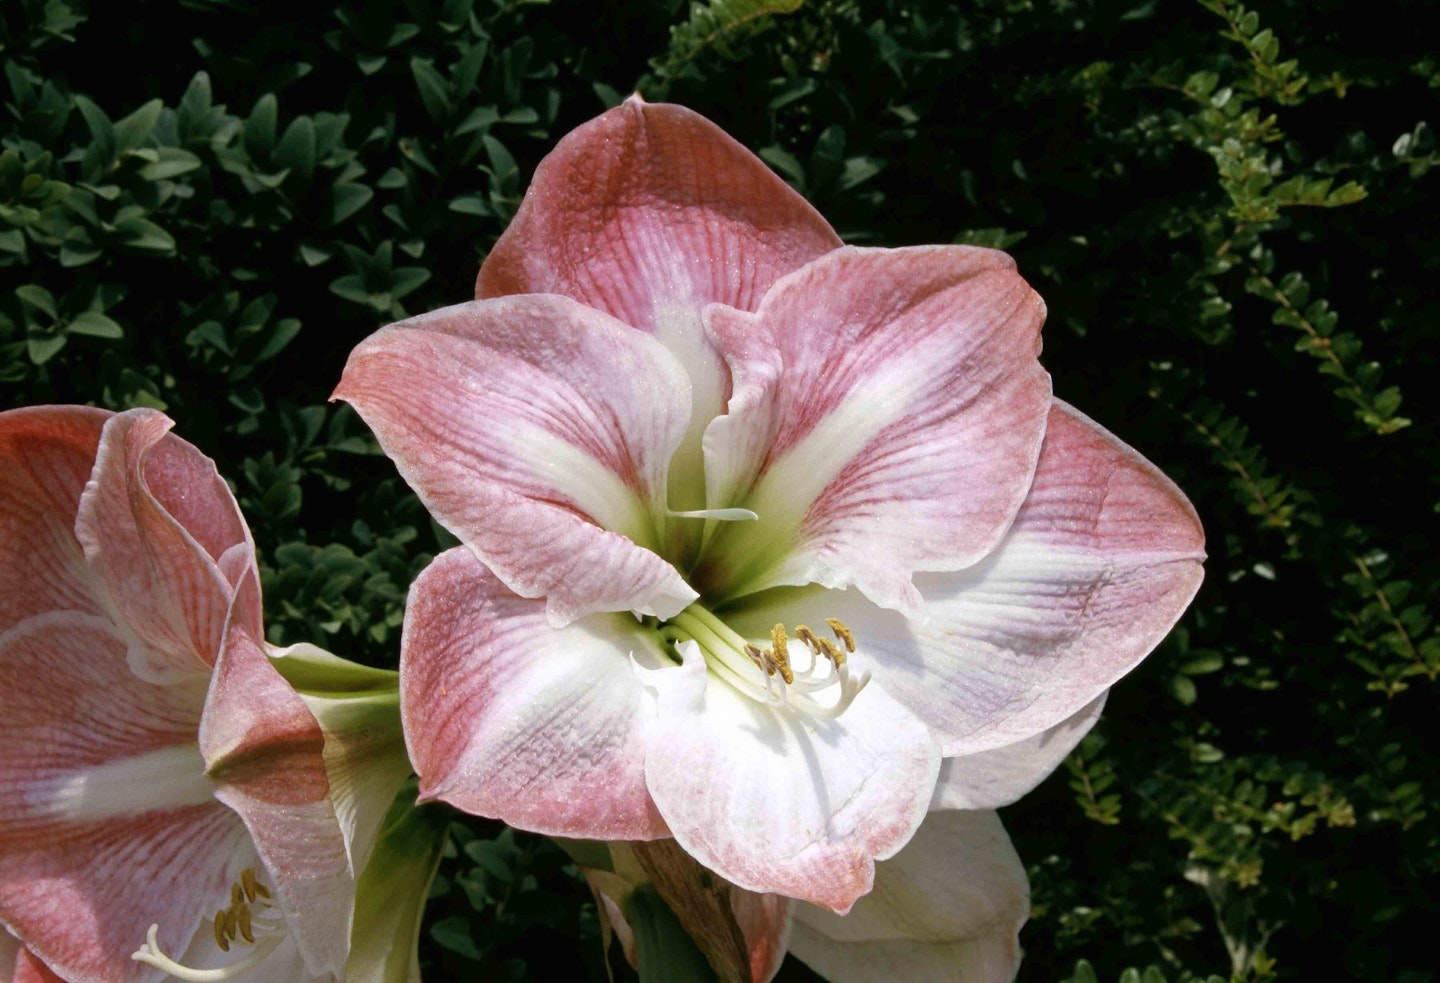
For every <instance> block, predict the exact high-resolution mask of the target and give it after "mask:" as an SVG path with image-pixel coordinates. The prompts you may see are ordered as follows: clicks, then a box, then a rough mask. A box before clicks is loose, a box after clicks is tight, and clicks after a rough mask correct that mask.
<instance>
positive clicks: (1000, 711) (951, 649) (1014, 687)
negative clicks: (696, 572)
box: [826, 403, 1205, 756]
mask: <svg viewBox="0 0 1440 983" xmlns="http://www.w3.org/2000/svg"><path fill="white" fill-rule="evenodd" d="M1204 555H1205V554H1204V534H1203V532H1202V530H1201V528H1200V521H1199V519H1198V518H1197V517H1196V515H1195V510H1194V509H1193V508H1192V507H1191V505H1190V502H1189V501H1188V500H1187V499H1186V498H1185V495H1184V494H1183V493H1182V492H1181V491H1180V489H1178V488H1176V487H1175V485H1174V483H1172V482H1171V481H1170V480H1169V479H1168V478H1166V477H1165V476H1164V475H1163V474H1161V473H1160V472H1159V471H1158V470H1157V469H1156V468H1155V466H1154V465H1152V464H1150V463H1149V462H1148V461H1146V460H1145V459H1144V458H1143V457H1141V456H1140V455H1139V454H1137V453H1136V452H1135V451H1134V450H1132V449H1130V448H1129V447H1127V446H1125V445H1124V444H1122V443H1121V442H1120V441H1119V440H1117V439H1116V438H1115V437H1114V436H1112V435H1111V434H1109V433H1107V432H1106V431H1105V430H1103V429H1102V428H1101V427H1100V426H1099V425H1097V424H1095V423H1094V422H1092V421H1091V420H1089V419H1087V418H1085V417H1084V416H1082V415H1081V414H1080V413H1078V412H1077V411H1076V410H1074V409H1073V408H1071V407H1069V406H1066V405H1064V404H1062V403H1056V405H1055V408H1054V409H1053V410H1052V411H1051V413H1050V423H1049V428H1048V430H1047V432H1046V437H1045V448H1044V450H1043V451H1042V453H1041V456H1040V463H1039V465H1038V466H1037V468H1036V471H1035V482H1034V484H1033V485H1032V486H1031V489H1030V496H1029V498H1027V499H1026V501H1025V505H1024V507H1023V508H1022V509H1021V510H1020V513H1019V515H1018V516H1017V517H1016V519H1015V525H1014V526H1013V527H1012V529H1011V530H1010V533H1009V534H1008V535H1007V536H1006V538H1005V541H1004V543H1002V544H1001V546H1000V547H999V548H998V549H997V550H996V551H995V552H994V554H993V555H991V556H989V557H987V558H986V559H985V561H984V562H982V563H980V564H977V565H976V566H974V567H971V568H970V569H968V570H962V571H960V572H958V573H953V574H943V575H928V576H922V577H919V578H917V584H918V585H919V587H920V590H921V592H922V593H923V594H924V597H925V603H926V613H927V615H928V617H927V619H926V620H924V621H923V622H921V621H906V620H905V619H904V618H902V617H900V616H899V615H897V614H895V613H894V612H888V611H882V610H880V609H879V608H876V607H874V606H873V605H870V604H868V603H866V602H865V601H864V600H863V599H861V598H858V597H856V596H855V594H854V592H853V591H851V592H847V593H846V594H844V595H839V594H836V595H831V596H829V597H827V598H826V603H827V604H828V605H829V611H827V613H833V614H834V616H836V617H839V618H841V619H842V620H843V621H845V622H846V623H847V624H849V625H850V627H851V628H852V629H854V631H855V634H856V637H857V639H858V641H859V644H860V647H861V652H862V653H868V655H869V658H868V659H860V660H858V661H860V662H861V663H862V664H863V665H865V666H869V667H871V668H872V669H873V671H874V673H875V678H876V680H877V681H879V682H881V683H883V684H884V685H885V688H886V689H887V690H888V691H889V692H891V693H892V694H894V695H895V697H896V699H898V700H899V701H900V702H901V703H903V704H904V705H905V706H906V707H908V708H910V709H911V710H912V711H913V712H914V713H916V714H917V715H918V716H919V717H920V718H921V719H923V720H924V721H925V722H926V723H928V724H929V725H930V727H931V729H932V730H933V731H934V732H935V733H936V735H937V737H938V738H939V739H940V740H941V741H942V743H943V747H944V750H945V754H946V755H947V756H952V755H958V754H972V753H974V752H976V751H984V750H989V749H991V748H999V747H1004V746H1006V745H1010V744H1014V743H1016V742H1018V741H1024V740H1027V739H1028V738H1031V737H1034V736H1035V735H1036V734H1039V733H1040V732H1041V731H1044V730H1046V729H1047V728H1050V727H1053V726H1055V725H1056V724H1058V723H1060V722H1061V721H1062V720H1064V719H1065V718H1067V717H1069V716H1070V715H1072V714H1074V713H1076V712H1078V711H1079V710H1080V709H1081V708H1082V707H1084V706H1085V705H1086V704H1088V703H1089V702H1090V701H1091V700H1093V699H1095V698H1096V697H1097V696H1099V695H1100V694H1101V693H1102V692H1104V691H1105V690H1106V689H1107V688H1108V687H1109V686H1110V685H1111V684H1113V683H1114V682H1115V681H1116V680H1117V679H1119V678H1120V677H1121V676H1123V675H1125V673H1127V672H1129V671H1130V670H1131V669H1132V668H1134V667H1135V665H1136V664H1137V663H1138V662H1139V661H1140V660H1141V659H1143V658H1144V657H1145V656H1146V655H1147V654H1148V653H1149V652H1150V651H1151V650H1152V649H1153V648H1154V647H1155V646H1156V645H1157V644H1159V642H1160V640H1161V639H1162V638H1163V637H1164V636H1165V633H1166V632H1168V631H1169V630H1170V628H1171V626H1172V625H1174V624H1175V622H1176V621H1177V620H1178V619H1179V617H1180V615H1181V613H1182V612H1184V610H1185V608H1186V606H1187V605H1188V604H1189V603H1190V599H1191V598H1192V597H1194V596H1195V592H1196V590H1198V589H1199V587H1200V580H1201V577H1202V576H1203V571H1202V569H1201V561H1202V560H1203V559H1204Z"/></svg>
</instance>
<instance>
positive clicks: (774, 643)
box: [770, 625, 795, 683]
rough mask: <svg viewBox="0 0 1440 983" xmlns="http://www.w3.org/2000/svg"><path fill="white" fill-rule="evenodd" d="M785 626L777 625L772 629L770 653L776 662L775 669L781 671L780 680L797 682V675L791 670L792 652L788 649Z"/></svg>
mask: <svg viewBox="0 0 1440 983" xmlns="http://www.w3.org/2000/svg"><path fill="white" fill-rule="evenodd" d="M786 641H787V639H786V637H785V626H784V625H776V626H775V627H774V628H771V629H770V653H771V657H772V658H773V659H774V660H775V667H776V668H777V669H779V670H780V678H782V679H784V680H785V682H787V683H793V682H795V673H794V672H793V671H791V669H790V650H789V649H787V648H786V646H785V643H786Z"/></svg>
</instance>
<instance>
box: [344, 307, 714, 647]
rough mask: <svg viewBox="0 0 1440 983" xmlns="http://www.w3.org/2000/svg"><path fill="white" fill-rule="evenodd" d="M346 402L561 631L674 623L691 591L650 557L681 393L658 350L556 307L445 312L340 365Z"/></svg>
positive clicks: (678, 372) (439, 513)
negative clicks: (569, 624)
mask: <svg viewBox="0 0 1440 983" xmlns="http://www.w3.org/2000/svg"><path fill="white" fill-rule="evenodd" d="M335 398H339V399H344V400H346V401H347V402H349V403H351V404H353V405H354V406H355V408H356V409H357V410H359V412H360V415H361V416H362V417H364V418H365V422H366V423H368V424H369V425H370V428H371V429H372V430H373V431H374V432H375V434H376V436H377V437H378V438H379V440H380V445H381V446H382V447H383V448H384V449H385V452H386V453H387V454H388V455H390V457H391V458H392V459H393V460H394V461H395V462H396V465H397V466H398V467H399V469H400V473H401V474H402V475H403V476H404V477H405V479H406V481H408V482H409V483H410V485H411V487H413V488H414V489H415V490H416V491H417V492H418V493H419V494H420V497H421V499H422V500H424V502H425V504H426V505H427V506H428V507H429V509H430V511H431V512H432V513H433V514H434V515H435V516H436V518H438V519H439V520H440V521H441V523H443V524H444V525H445V526H446V527H447V528H449V529H450V530H451V531H453V532H454V533H455V534H456V535H457V536H459V537H460V539H461V540H462V541H463V542H465V543H466V544H467V545H468V546H470V547H471V548H472V549H473V550H475V552H476V554H477V555H478V556H480V558H481V559H483V560H484V561H485V563H486V564H487V565H489V566H490V568H491V569H492V570H494V571H495V574H496V576H498V577H499V578H500V579H501V580H502V581H503V582H504V583H505V585H506V586H507V587H509V588H510V589H511V590H513V591H515V592H516V593H517V594H520V595H522V596H524V597H545V598H546V599H547V603H548V610H549V613H550V616H551V617H552V619H553V620H554V621H555V623H556V624H563V623H564V622H566V621H569V620H571V619H574V618H578V617H583V616H584V615H586V614H590V613H592V612H598V611H629V610H633V611H638V612H640V613H643V614H655V615H657V616H659V617H669V616H671V615H673V614H675V613H677V612H679V611H680V610H681V609H682V608H684V607H685V606H686V605H687V604H689V603H690V601H692V600H693V599H694V598H695V592H694V591H693V590H691V589H690V587H689V586H688V585H687V584H686V583H685V582H684V580H683V579H682V578H681V577H680V574H679V573H678V572H676V570H675V568H674V567H672V566H671V565H670V564H669V563H667V562H665V561H664V560H662V559H661V558H660V557H659V556H658V555H656V554H655V553H654V552H652V551H651V549H649V548H646V547H657V546H658V545H659V543H660V542H661V540H662V536H663V524H664V522H665V519H666V516H665V486H666V470H667V467H668V465H669V460H670V456H671V454H672V453H673V452H674V450H675V448H676V446H678V444H679V442H680V439H681V436H682V435H683V433H684V431H685V425H686V420H687V419H688V416H689V412H690V401H689V400H690V389H689V383H688V382H687V380H686V378H685V373H684V372H683V370H682V369H681V368H680V366H679V364H678V363H677V362H676V361H675V359H674V357H673V356H671V355H670V353H669V352H667V351H666V350H665V349H664V347H663V346H662V345H660V344H659V343H658V342H656V341H655V340H654V339H652V338H648V337H646V336H645V335H643V334H640V333H639V332H636V331H633V330H631V329H629V328H627V327H625V325H623V324H621V323H620V322H618V321H616V320H614V319H613V318H610V317H607V316H606V315H604V314H601V313H599V312H598V311H594V310H591V309H589V308H586V307H582V306H581V305H579V304H577V303H575V302H574V301H571V300H567V299H566V298H563V297H557V296H524V297H507V298H502V299H499V300H490V301H479V302H472V303H469V304H460V305H457V306H455V307H447V308H444V309H443V310H439V311H435V312H432V313H430V314H424V315H421V316H420V317H415V318H411V319H410V320H408V321H402V322H400V323H399V324H394V325H391V326H390V327H388V328H385V329H383V330H381V331H379V332H377V333H376V334H374V335H372V336H371V337H370V338H368V339H366V340H365V341H364V342H362V343H361V344H360V345H359V346H358V347H357V348H356V349H355V351H354V352H353V353H352V354H351V356H350V360H349V362H347V363H346V366H345V374H344V377H343V378H342V380H341V382H340V385H339V387H338V388H337V389H336V390H335Z"/></svg>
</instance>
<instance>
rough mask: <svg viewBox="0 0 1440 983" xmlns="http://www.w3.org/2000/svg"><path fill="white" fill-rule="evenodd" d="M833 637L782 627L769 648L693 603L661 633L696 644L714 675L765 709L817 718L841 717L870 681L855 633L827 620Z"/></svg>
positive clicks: (802, 628) (775, 631)
mask: <svg viewBox="0 0 1440 983" xmlns="http://www.w3.org/2000/svg"><path fill="white" fill-rule="evenodd" d="M825 623H826V625H827V626H828V627H829V628H830V632H831V634H832V635H833V636H834V637H833V638H827V637H825V636H823V635H821V634H819V633H817V632H816V631H814V630H813V629H811V628H810V627H809V626H808V625H796V626H795V631H794V641H796V642H798V643H799V645H796V646H795V647H794V648H793V649H792V647H791V642H792V639H791V635H790V631H789V630H788V629H787V628H786V627H785V625H784V624H783V623H782V624H776V625H774V626H773V627H772V628H771V629H770V637H769V638H768V639H767V640H768V641H769V643H770V644H769V645H768V646H766V645H762V644H757V643H756V642H754V641H750V640H748V639H745V638H743V637H741V636H740V635H738V634H737V633H736V632H735V631H734V630H733V629H731V628H730V627H729V626H728V625H726V624H725V623H724V622H723V621H721V620H720V619H719V618H717V617H715V615H713V614H711V613H710V612H709V611H707V610H705V609H704V608H703V607H701V606H700V605H698V604H692V605H691V606H690V607H688V608H686V609H685V610H684V611H682V612H681V613H680V614H679V615H677V616H676V617H675V618H673V619H672V620H671V621H670V622H669V623H668V624H667V625H665V626H664V627H663V628H662V629H661V635H662V636H663V637H665V638H667V639H668V640H669V641H671V642H680V641H694V642H695V643H696V644H698V645H699V646H700V651H701V652H702V653H703V654H704V656H705V661H706V662H707V663H708V665H709V666H710V668H711V669H712V670H714V671H715V674H716V675H718V676H720V677H722V678H723V679H725V681H726V682H728V683H730V684H731V686H733V687H734V688H735V689H736V690H738V691H740V692H741V693H743V694H744V695H746V696H748V697H750V698H751V699H753V700H756V701H757V702H760V703H764V704H766V705H767V706H771V707H776V708H784V709H788V710H791V711H794V712H797V713H800V714H803V715H805V716H809V717H814V718H817V719H826V720H833V719H835V718H836V717H839V716H840V715H841V714H842V713H844V712H845V711H846V710H847V709H849V707H850V704H851V703H853V702H855V697H857V696H859V695H860V691H861V690H863V689H864V688H865V686H866V684H867V683H869V682H870V674H869V672H863V673H861V674H860V675H858V676H856V675H854V674H853V673H852V672H851V671H850V666H849V662H848V656H850V655H851V654H853V653H854V652H855V634H854V632H852V631H851V630H850V628H849V627H848V626H846V625H845V623H844V622H842V621H840V619H838V618H827V619H826V622H825Z"/></svg>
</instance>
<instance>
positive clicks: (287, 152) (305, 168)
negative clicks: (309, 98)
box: [274, 116, 315, 178]
mask: <svg viewBox="0 0 1440 983" xmlns="http://www.w3.org/2000/svg"><path fill="white" fill-rule="evenodd" d="M274 161H275V163H276V164H278V165H279V166H280V167H283V168H285V169H286V170H293V171H295V172H296V173H297V174H299V175H300V176H301V177H304V178H309V177H310V175H311V174H313V173H314V172H315V123H314V121H313V120H311V119H310V117H309V116H297V117H295V118H294V119H293V120H291V121H290V125H289V126H287V127H285V133H284V135H283V136H281V137H280V142H279V143H278V144H276V145H275V153H274Z"/></svg>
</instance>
